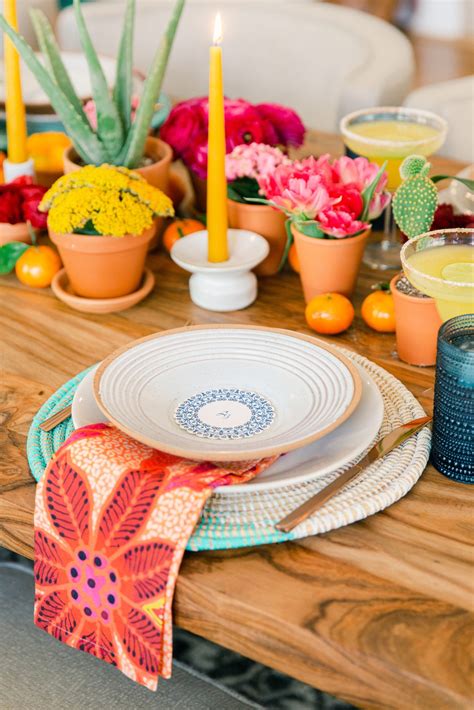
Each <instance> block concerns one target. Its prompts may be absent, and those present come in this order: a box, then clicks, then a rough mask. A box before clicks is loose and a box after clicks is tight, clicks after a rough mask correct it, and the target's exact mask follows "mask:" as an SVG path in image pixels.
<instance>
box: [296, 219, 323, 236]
mask: <svg viewBox="0 0 474 710" xmlns="http://www.w3.org/2000/svg"><path fill="white" fill-rule="evenodd" d="M295 225H296V227H297V229H299V231H300V232H301V233H302V234H304V235H305V236H307V237H313V238H315V239H323V238H324V237H325V236H326V235H325V234H324V232H323V231H322V229H321V228H320V227H319V225H318V223H317V222H315V221H314V220H308V221H304V222H295Z"/></svg>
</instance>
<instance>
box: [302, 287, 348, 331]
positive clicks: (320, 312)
mask: <svg viewBox="0 0 474 710" xmlns="http://www.w3.org/2000/svg"><path fill="white" fill-rule="evenodd" d="M305 316H306V322H307V324H308V325H309V327H310V328H312V329H313V330H315V331H316V333H321V334H323V335H336V334H337V333H342V332H343V331H344V330H347V329H348V328H349V326H350V325H351V323H352V321H353V320H354V307H353V305H352V303H351V302H350V301H349V299H348V298H346V297H345V296H342V295H341V294H340V293H323V294H322V295H321V296H315V297H314V298H312V299H311V301H310V302H309V303H308V305H307V306H306V310H305Z"/></svg>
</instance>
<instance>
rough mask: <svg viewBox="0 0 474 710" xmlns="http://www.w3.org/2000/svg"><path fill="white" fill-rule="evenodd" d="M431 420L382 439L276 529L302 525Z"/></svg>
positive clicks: (416, 421) (411, 424)
mask: <svg viewBox="0 0 474 710" xmlns="http://www.w3.org/2000/svg"><path fill="white" fill-rule="evenodd" d="M431 419H432V418H431V417H421V418H420V419H413V420H412V421H411V422H407V423H406V424H402V425H401V426H399V427H397V428H396V429H394V430H393V431H391V432H390V433H389V434H387V435H386V436H384V437H383V439H380V441H379V442H377V444H375V446H373V447H372V448H371V449H370V451H369V453H368V454H366V455H365V456H364V457H363V458H362V459H361V460H360V461H359V462H358V463H356V464H355V465H354V466H351V468H349V469H348V470H347V471H344V473H341V475H340V476H338V477H337V478H336V480H335V481H333V482H332V483H330V484H329V486H326V487H325V488H323V489H322V490H321V491H319V493H316V494H315V495H314V496H312V497H311V498H309V499H308V500H307V501H305V502H304V503H303V504H302V505H300V506H299V507H298V508H296V509H295V510H293V511H292V512H291V513H289V514H288V515H287V516H286V517H285V518H283V520H280V522H279V523H276V525H275V527H276V529H277V530H280V532H286V533H288V532H290V531H291V530H293V528H295V527H296V526H297V525H299V524H300V523H302V522H303V520H306V518H308V517H309V516H310V515H311V514H312V513H314V512H315V511H316V510H318V509H319V508H321V506H323V505H324V503H325V502H326V501H327V500H329V498H332V497H333V496H334V495H335V494H336V493H338V492H339V491H340V490H341V488H344V486H345V485H346V484H347V483H349V481H352V479H353V478H355V477H356V476H357V475H358V474H359V473H362V471H363V470H364V469H365V468H367V466H369V465H370V464H371V463H374V461H377V460H378V459H381V458H382V457H383V456H386V455H387V454H388V453H390V451H393V449H396V448H397V446H400V444H403V442H404V441H406V440H407V439H409V438H410V437H411V436H413V434H416V433H417V432H418V431H419V430H420V429H422V428H423V427H424V426H426V424H429V423H430V421H431Z"/></svg>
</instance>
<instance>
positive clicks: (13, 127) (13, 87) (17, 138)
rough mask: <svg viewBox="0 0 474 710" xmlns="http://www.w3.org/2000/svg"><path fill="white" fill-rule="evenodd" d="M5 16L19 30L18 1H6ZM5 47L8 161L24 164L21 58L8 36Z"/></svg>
mask: <svg viewBox="0 0 474 710" xmlns="http://www.w3.org/2000/svg"><path fill="white" fill-rule="evenodd" d="M3 14H4V16H5V19H6V21H7V22H8V23H9V24H10V25H11V26H12V27H13V29H14V30H18V21H17V17H16V0H4V3H3ZM4 46H5V83H6V98H5V111H6V116H7V143H8V160H9V161H10V162H11V163H24V162H25V161H26V160H27V159H28V153H27V150H26V117H25V106H24V104H23V97H22V94H21V75H20V57H19V56H18V52H17V51H16V49H15V47H14V46H13V44H12V42H11V40H10V39H8V37H7V36H6V35H4Z"/></svg>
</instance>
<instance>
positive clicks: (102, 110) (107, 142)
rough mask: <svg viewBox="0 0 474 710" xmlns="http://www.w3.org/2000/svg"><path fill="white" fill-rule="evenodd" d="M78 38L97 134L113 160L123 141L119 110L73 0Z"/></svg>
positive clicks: (78, 9) (79, 8)
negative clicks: (92, 104) (92, 102)
mask: <svg viewBox="0 0 474 710" xmlns="http://www.w3.org/2000/svg"><path fill="white" fill-rule="evenodd" d="M74 11H75V14H76V22H77V29H78V31H79V39H80V42H81V45H82V49H83V50H84V54H85V55H86V60H87V65H88V67H89V76H90V80H91V87H92V97H93V99H94V103H95V108H96V113H97V134H98V136H99V139H100V141H101V143H102V144H103V146H104V148H105V151H106V153H107V156H108V159H109V160H111V161H113V160H114V159H116V157H117V156H118V155H119V154H120V151H121V149H122V146H123V143H124V132H123V127H122V122H121V120H120V116H119V112H118V110H117V107H116V106H115V103H114V101H113V99H112V97H111V95H110V92H109V87H108V85H107V79H106V78H105V74H104V71H103V69H102V66H101V63H100V61H99V58H98V56H97V53H96V51H95V49H94V45H93V44H92V40H91V37H90V34H89V32H88V30H87V27H86V23H85V21H84V16H83V14H82V10H81V3H80V0H74Z"/></svg>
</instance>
